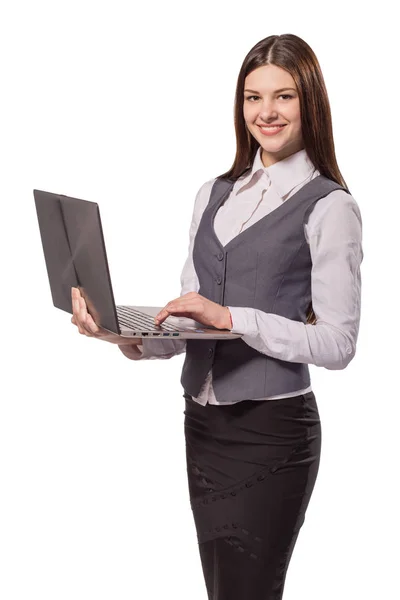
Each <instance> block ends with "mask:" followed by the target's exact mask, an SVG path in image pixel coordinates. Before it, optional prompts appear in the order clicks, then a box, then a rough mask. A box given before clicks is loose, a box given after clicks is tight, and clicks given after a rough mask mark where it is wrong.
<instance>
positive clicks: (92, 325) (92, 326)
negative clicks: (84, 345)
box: [87, 313, 100, 335]
mask: <svg viewBox="0 0 400 600" xmlns="http://www.w3.org/2000/svg"><path fill="white" fill-rule="evenodd" d="M87 325H88V327H89V328H90V331H91V332H92V335H95V334H96V333H100V327H99V326H98V325H96V323H95V322H94V320H93V317H92V315H90V314H89V313H88V315H87Z"/></svg>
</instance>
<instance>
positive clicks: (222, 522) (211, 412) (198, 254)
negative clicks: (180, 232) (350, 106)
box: [72, 34, 363, 600]
mask: <svg viewBox="0 0 400 600" xmlns="http://www.w3.org/2000/svg"><path fill="white" fill-rule="evenodd" d="M235 128H236V139H237V151H236V157H235V160H234V163H233V166H232V168H231V169H230V170H229V171H228V172H226V173H224V174H223V175H221V176H219V177H217V178H215V179H213V180H210V181H207V182H206V183H205V184H203V185H202V187H201V188H200V190H199V192H198V194H197V197H196V201H195V207H194V211H193V218H192V223H191V227H190V244H189V254H188V257H187V260H186V262H185V265H184V269H183V272H182V277H181V283H182V289H181V295H180V297H179V298H176V299H174V300H172V301H171V302H169V303H168V304H167V305H166V306H165V307H164V309H163V310H162V311H161V312H160V313H159V315H157V317H156V323H157V324H161V323H162V322H163V321H164V320H165V319H166V318H167V317H168V316H169V315H175V316H187V317H189V318H193V319H196V320H197V321H199V322H201V323H203V324H204V325H212V326H214V327H217V328H221V329H231V330H232V331H233V332H235V333H241V334H243V336H242V337H241V338H238V339H235V340H223V341H218V342H217V341H211V342H210V341H204V340H187V341H186V340H170V339H168V340H160V339H147V338H144V339H143V340H141V339H140V338H136V339H135V340H132V339H130V340H123V342H122V343H121V338H120V337H119V336H116V335H114V334H111V333H108V332H106V331H104V330H103V329H101V328H100V327H98V326H97V325H96V324H95V323H94V322H93V319H92V318H91V317H90V315H88V313H87V311H86V305H85V301H84V300H83V298H82V297H81V296H80V294H79V291H78V290H76V289H73V290H72V299H73V310H74V316H73V317H72V322H73V323H74V324H75V325H77V326H78V328H79V331H80V333H84V334H85V335H89V336H95V337H98V338H99V339H104V340H106V341H110V342H112V343H116V344H118V346H119V348H120V350H121V351H122V352H123V353H124V354H125V355H126V356H127V357H129V358H131V359H134V360H143V359H153V358H160V359H166V358H170V357H172V356H174V355H177V354H180V353H182V352H185V363H184V366H183V369H182V378H181V382H182V386H183V388H184V397H185V411H184V414H185V440H186V458H187V472H188V485H189V493H190V499H191V506H192V510H193V515H194V522H195V526H196V530H197V537H198V544H199V553H200V558H201V564H202V569H203V573H204V579H205V584H206V587H207V591H208V598H209V599H213V600H239V599H240V600H249V599H251V600H258V599H259V600H261V599H262V600H267V599H269V600H272V599H273V600H279V599H281V598H282V595H283V589H284V582H285V577H286V573H287V568H288V565H289V561H290V558H291V555H292V552H293V548H294V545H295V543H296V540H297V537H298V534H299V530H300V528H301V526H302V524H303V522H304V519H305V513H306V509H307V507H308V504H309V501H310V498H311V494H312V491H313V488H314V484H315V481H316V478H317V473H318V468H319V461H320V452H321V423H320V418H319V412H318V407H317V403H316V398H315V395H314V393H313V391H312V387H311V382H310V376H309V369H308V365H309V364H314V365H317V366H323V367H325V368H327V369H344V368H345V367H346V366H347V365H348V364H349V362H350V361H351V360H352V358H353V357H354V355H355V351H356V341H357V337H358V330H359V321H360V297H361V277H360V264H361V262H362V259H363V251H362V245H361V241H362V222H361V215H360V211H359V208H358V205H357V203H356V201H355V200H354V198H353V197H352V196H351V194H350V192H349V190H348V189H347V187H346V185H345V182H344V180H343V178H342V176H341V173H340V171H339V168H338V165H337V162H336V157H335V151H334V142H333V137H332V123H331V114H330V108H329V101H328V96H327V92H326V89H325V85H324V80H323V76H322V73H321V69H320V66H319V63H318V60H317V58H316V56H315V54H314V53H313V51H312V49H311V48H310V47H309V46H308V45H307V44H306V43H305V42H304V41H303V40H302V39H300V38H299V37H297V36H295V35H291V34H285V35H280V36H276V35H274V36H269V37H267V38H266V39H264V40H261V41H260V42H259V43H258V44H256V45H255V46H254V48H252V49H251V50H250V52H249V53H248V55H247V56H246V58H245V60H244V62H243V65H242V67H241V70H240V73H239V77H238V82H237V90H236V99H235Z"/></svg>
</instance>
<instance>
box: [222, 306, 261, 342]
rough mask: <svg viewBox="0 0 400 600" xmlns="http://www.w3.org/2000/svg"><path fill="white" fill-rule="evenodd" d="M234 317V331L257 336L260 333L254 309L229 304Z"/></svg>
mask: <svg viewBox="0 0 400 600" xmlns="http://www.w3.org/2000/svg"><path fill="white" fill-rule="evenodd" d="M228 308H229V311H230V313H231V319H232V325H233V326H232V329H231V331H232V333H242V334H243V335H249V336H255V335H257V333H258V328H257V322H256V318H255V313H254V309H248V308H245V307H242V306H228Z"/></svg>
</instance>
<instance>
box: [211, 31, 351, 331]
mask: <svg viewBox="0 0 400 600" xmlns="http://www.w3.org/2000/svg"><path fill="white" fill-rule="evenodd" d="M264 65H276V66H277V67H281V68H282V69H285V70H286V71H288V72H289V73H290V74H291V76H292V77H293V79H294V81H295V84H296V88H297V92H298V94H299V103H300V115H301V116H300V119H301V129H302V138H303V144H304V149H305V151H306V153H307V155H308V157H309V158H310V160H311V161H312V163H313V164H314V166H315V167H316V168H317V169H318V171H319V172H320V174H321V175H324V176H325V177H328V178H329V179H332V180H333V181H336V183H338V184H339V185H342V186H343V187H345V188H346V189H348V188H347V185H346V182H345V180H344V179H343V177H342V174H341V172H340V170H339V167H338V164H337V161H336V155H335V144H334V141H333V131H332V116H331V110H330V105H329V99H328V93H327V91H326V87H325V82H324V78H323V76H322V71H321V67H320V65H319V62H318V59H317V57H316V55H315V54H314V52H313V50H312V48H310V46H309V45H308V44H307V43H306V42H305V41H304V40H302V39H301V38H300V37H298V36H297V35H294V34H291V33H285V34H282V35H270V36H268V37H266V38H265V39H263V40H261V41H260V42H258V43H257V44H256V45H255V46H253V48H252V49H251V50H250V52H249V53H248V54H247V56H246V57H245V59H244V61H243V64H242V66H241V69H240V72H239V76H238V80H237V85H236V94H235V103H234V124H235V132H236V156H235V160H234V161H233V165H232V167H231V168H230V169H229V171H226V172H225V173H223V174H222V175H219V176H218V177H221V178H226V179H230V180H233V181H235V180H236V179H238V177H240V176H241V175H242V174H243V173H244V172H245V171H247V169H249V168H251V166H252V164H253V160H254V157H255V155H256V152H257V150H258V148H259V147H260V144H259V143H258V142H257V140H256V139H255V138H254V137H253V136H252V135H251V134H250V132H249V130H248V129H247V126H246V122H245V120H244V116H243V98H244V85H245V84H244V82H245V79H246V77H247V75H248V74H249V73H251V72H252V71H254V69H257V68H258V67H262V66H264ZM315 322H316V317H315V313H314V311H313V308H312V304H310V307H309V310H308V314H307V323H311V324H315Z"/></svg>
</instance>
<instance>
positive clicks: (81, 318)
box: [71, 287, 142, 346]
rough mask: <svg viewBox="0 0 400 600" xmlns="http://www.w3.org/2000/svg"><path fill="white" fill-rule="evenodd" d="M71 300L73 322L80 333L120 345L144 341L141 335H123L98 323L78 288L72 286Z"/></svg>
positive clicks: (130, 344)
mask: <svg viewBox="0 0 400 600" xmlns="http://www.w3.org/2000/svg"><path fill="white" fill-rule="evenodd" d="M71 300H72V312H73V316H72V318H71V323H73V324H74V325H76V326H77V327H78V330H79V333H81V334H83V335H86V336H87V337H94V338H97V339H99V340H103V341H105V342H110V343H111V344H118V345H119V346H132V345H134V344H141V343H142V338H140V337H137V338H134V337H132V338H128V337H122V336H121V335H118V334H116V333H112V332H110V331H107V330H106V329H103V327H100V326H99V325H97V324H96V323H95V322H94V320H93V317H92V316H91V315H90V314H89V313H88V311H87V306H86V302H85V299H84V298H83V297H82V295H81V293H80V290H79V289H78V288H74V287H73V288H71Z"/></svg>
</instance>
